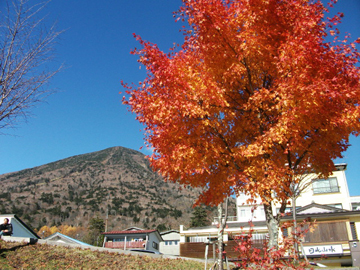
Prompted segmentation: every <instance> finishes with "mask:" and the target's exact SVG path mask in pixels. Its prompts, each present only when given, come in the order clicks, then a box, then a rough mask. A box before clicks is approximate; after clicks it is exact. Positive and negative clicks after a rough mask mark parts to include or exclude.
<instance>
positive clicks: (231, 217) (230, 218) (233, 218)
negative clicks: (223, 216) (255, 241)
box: [213, 216, 237, 224]
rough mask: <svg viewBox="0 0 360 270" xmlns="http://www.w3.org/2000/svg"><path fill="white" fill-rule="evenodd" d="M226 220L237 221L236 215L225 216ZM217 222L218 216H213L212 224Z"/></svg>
mask: <svg viewBox="0 0 360 270" xmlns="http://www.w3.org/2000/svg"><path fill="white" fill-rule="evenodd" d="M226 221H227V222H229V221H230V222H231V221H237V217H236V216H228V217H227V220H226ZM218 223H219V218H218V217H215V218H214V221H213V224H218Z"/></svg>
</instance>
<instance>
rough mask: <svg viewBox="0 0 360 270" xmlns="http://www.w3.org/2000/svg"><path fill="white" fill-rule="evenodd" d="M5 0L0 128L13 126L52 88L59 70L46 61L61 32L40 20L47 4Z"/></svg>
mask: <svg viewBox="0 0 360 270" xmlns="http://www.w3.org/2000/svg"><path fill="white" fill-rule="evenodd" d="M27 2H28V1H26V0H13V1H10V0H9V1H5V4H4V5H2V7H3V10H0V128H5V127H11V126H14V125H15V124H16V122H18V120H19V119H21V118H26V117H27V116H28V115H29V109H30V108H31V107H33V106H34V105H36V103H38V102H39V101H41V100H42V99H43V98H44V97H45V96H47V95H49V94H51V93H52V92H53V91H52V90H49V89H48V88H46V87H45V85H46V84H47V83H48V82H49V80H50V79H51V78H52V77H53V76H54V75H55V74H56V73H57V72H58V71H59V68H58V69H55V70H54V71H50V70H49V69H47V67H46V66H45V64H46V63H47V62H49V60H51V59H52V57H53V52H54V43H55V40H56V38H57V37H58V35H59V34H60V32H58V31H56V30H55V28H54V26H52V27H50V28H49V29H46V28H45V26H44V24H43V19H38V18H37V16H38V15H39V13H40V11H41V10H42V9H43V8H44V6H45V4H43V3H41V4H36V5H34V6H27Z"/></svg>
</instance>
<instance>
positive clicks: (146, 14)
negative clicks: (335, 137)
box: [0, 0, 360, 195]
mask: <svg viewBox="0 0 360 270" xmlns="http://www.w3.org/2000/svg"><path fill="white" fill-rule="evenodd" d="M30 2H31V3H36V2H40V1H38V0H31V1H30ZM180 5H181V0H131V1H128V0H104V1H95V0H52V2H50V3H49V4H48V6H47V7H46V10H45V14H47V20H48V21H49V22H54V21H57V28H58V29H59V30H66V31H65V32H64V33H63V34H62V35H61V38H60V39H59V42H58V44H57V46H56V50H57V52H56V56H57V57H56V62H55V64H59V65H60V64H62V63H63V64H64V65H65V68H64V69H63V70H62V71H61V72H60V73H59V74H57V75H56V77H55V78H54V79H53V80H52V81H51V84H50V86H51V87H52V88H55V89H57V91H58V92H57V93H56V94H54V95H52V96H50V97H49V98H47V102H46V103H43V104H40V106H38V107H37V108H35V109H33V110H32V113H33V116H32V117H31V118H29V119H28V121H27V123H20V124H19V125H18V126H17V128H16V129H8V130H2V132H6V133H7V135H1V137H0V138H1V147H0V174H3V173H8V172H13V171H17V170H22V169H26V168H31V167H35V166H39V165H42V164H46V163H49V162H53V161H56V160H60V159H63V158H67V157H70V156H73V155H79V154H84V153H89V152H93V151H98V150H102V149H105V148H108V147H112V146H123V147H128V148H132V149H135V150H139V149H140V147H141V146H143V145H144V142H143V136H142V132H141V131H140V130H141V129H142V126H141V125H140V124H139V123H138V122H137V121H136V120H135V116H134V115H132V114H131V113H129V112H128V111H127V108H126V107H125V106H124V105H122V104H121V98H122V95H120V94H119V92H120V91H123V89H122V87H121V84H120V81H121V80H124V81H125V82H135V83H137V82H138V81H142V80H143V79H144V78H145V70H144V68H142V69H140V68H139V64H138V63H137V57H136V56H133V55H130V53H129V52H130V51H131V49H133V48H134V47H139V46H138V43H137V41H136V40H135V39H134V38H133V33H136V34H139V35H140V36H141V37H142V38H143V39H146V40H149V41H151V42H154V43H157V44H158V45H159V47H160V49H162V50H165V51H167V50H168V48H170V47H172V46H173V43H174V42H177V43H181V41H182V34H181V33H179V29H180V26H181V25H180V23H175V20H174V18H173V14H172V12H173V11H176V10H178V8H179V7H180ZM335 10H336V11H341V12H343V13H344V14H345V17H344V18H343V24H342V25H341V27H340V29H341V31H346V32H349V33H351V34H352V36H353V37H360V27H359V26H360V0H339V3H338V4H337V5H336V8H335ZM350 142H351V144H352V146H351V147H350V148H349V149H348V151H346V152H345V153H344V159H342V160H339V162H346V163H348V169H347V179H348V183H349V189H350V194H351V195H360V185H359V184H358V179H359V178H358V176H359V175H360V162H359V159H358V156H359V153H360V138H355V137H352V138H351V140H350ZM142 152H143V153H144V154H149V153H150V152H147V150H146V149H144V150H142Z"/></svg>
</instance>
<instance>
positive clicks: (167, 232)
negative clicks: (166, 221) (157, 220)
mask: <svg viewBox="0 0 360 270" xmlns="http://www.w3.org/2000/svg"><path fill="white" fill-rule="evenodd" d="M169 233H180V232H179V231H178V230H169V231H165V232H161V233H160V234H161V235H164V234H169Z"/></svg>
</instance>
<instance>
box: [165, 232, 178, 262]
mask: <svg viewBox="0 0 360 270" xmlns="http://www.w3.org/2000/svg"><path fill="white" fill-rule="evenodd" d="M160 235H161V237H162V239H163V241H162V242H161V243H160V252H161V253H163V254H168V255H176V256H178V255H180V233H179V231H177V230H170V231H166V232H161V233H160Z"/></svg>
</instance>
